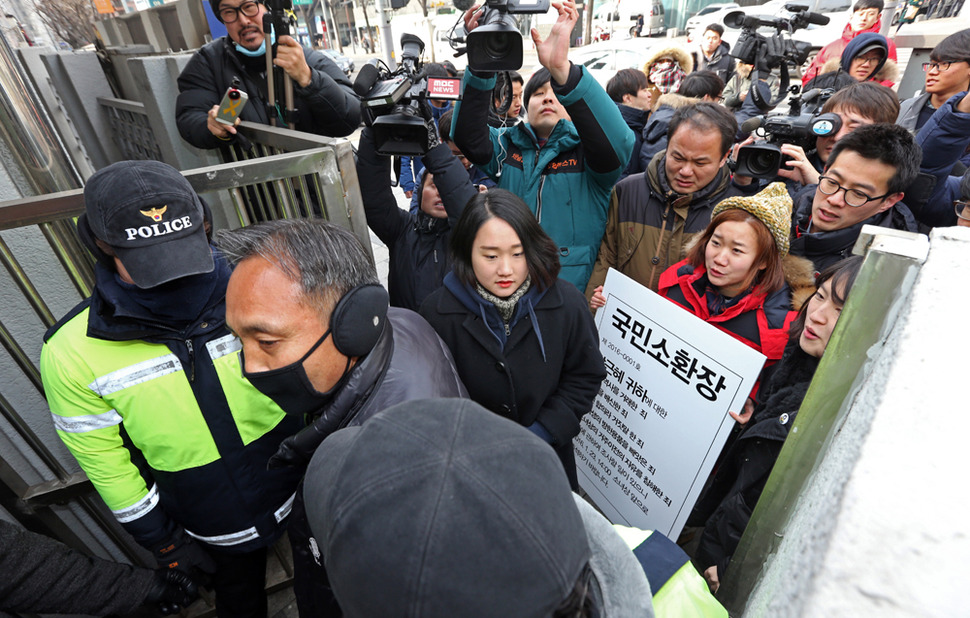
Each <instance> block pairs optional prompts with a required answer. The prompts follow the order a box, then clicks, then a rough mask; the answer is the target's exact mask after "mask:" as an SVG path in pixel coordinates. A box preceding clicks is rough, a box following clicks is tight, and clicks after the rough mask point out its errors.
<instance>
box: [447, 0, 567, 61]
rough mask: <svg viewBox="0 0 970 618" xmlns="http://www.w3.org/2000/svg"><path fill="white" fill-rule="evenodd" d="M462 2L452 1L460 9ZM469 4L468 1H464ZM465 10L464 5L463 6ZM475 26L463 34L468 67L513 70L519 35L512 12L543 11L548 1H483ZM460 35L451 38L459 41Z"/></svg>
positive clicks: (517, 58)
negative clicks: (480, 13) (483, 4)
mask: <svg viewBox="0 0 970 618" xmlns="http://www.w3.org/2000/svg"><path fill="white" fill-rule="evenodd" d="M464 4H466V3H463V2H456V3H455V6H457V7H459V8H461V6H464ZM468 4H469V5H470V4H471V3H468ZM466 10H467V8H466ZM481 10H482V15H481V16H480V17H479V19H478V26H477V27H476V28H475V29H474V30H472V31H471V32H469V33H467V34H466V35H465V36H464V41H465V49H464V50H459V52H458V53H459V55H460V54H461V53H462V52H467V53H468V66H469V68H471V69H472V70H475V71H483V72H496V71H514V70H516V69H519V68H521V67H522V34H521V33H520V32H519V25H518V21H516V18H515V15H522V14H532V13H545V12H546V11H548V10H549V0H486V2H485V6H484V7H482V9H481ZM461 38H462V37H461V35H456V36H455V37H453V46H454V43H455V42H460V41H461Z"/></svg>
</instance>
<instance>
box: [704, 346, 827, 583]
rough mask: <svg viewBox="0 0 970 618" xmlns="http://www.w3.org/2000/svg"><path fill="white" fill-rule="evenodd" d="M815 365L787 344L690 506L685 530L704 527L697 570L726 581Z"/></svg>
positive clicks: (809, 382)
mask: <svg viewBox="0 0 970 618" xmlns="http://www.w3.org/2000/svg"><path fill="white" fill-rule="evenodd" d="M818 361H819V359H817V358H814V357H812V356H809V355H808V354H806V353H805V352H803V351H802V349H801V347H799V345H798V341H793V342H791V343H789V344H788V347H787V348H786V349H785V354H784V356H783V357H782V359H781V360H780V361H779V362H778V364H777V365H776V366H775V370H774V373H773V374H772V376H771V378H769V380H768V382H767V384H766V385H765V386H764V388H763V389H762V392H761V394H760V396H761V398H762V400H761V403H759V404H758V407H757V408H755V411H754V414H752V416H751V420H750V421H749V422H748V425H747V426H746V427H745V429H744V431H743V432H742V433H741V436H740V437H739V438H738V439H737V441H736V442H735V443H734V444H733V445H732V446H731V448H730V450H728V452H727V454H726V455H725V456H724V459H723V463H722V464H721V466H720V467H719V468H718V471H717V474H716V475H715V476H714V479H713V480H712V481H711V484H710V486H709V487H708V488H707V489H706V490H705V491H704V493H703V494H702V495H701V498H700V500H698V501H697V504H696V505H695V506H694V510H693V512H691V515H690V518H689V519H688V522H687V525H688V526H704V532H703V534H702V535H701V540H700V543H699V544H698V546H697V551H696V552H695V554H694V561H695V563H696V564H697V565H698V566H699V567H700V568H702V569H706V568H707V567H709V566H713V565H716V566H717V570H718V576H719V577H724V573H725V571H726V570H727V566H728V563H729V562H730V561H731V556H733V555H734V551H735V550H736V549H737V547H738V543H739V542H740V541H741V535H742V534H744V529H745V528H746V527H747V525H748V521H749V520H750V519H751V513H752V511H753V510H754V507H755V505H756V504H757V503H758V499H759V498H760V497H761V492H762V490H763V489H764V487H765V483H766V482H767V481H768V476H769V475H770V474H771V469H772V468H773V467H774V465H775V461H776V460H777V459H778V454H779V453H780V452H781V447H782V446H783V445H784V443H785V439H786V438H787V437H788V431H789V429H791V426H792V424H793V423H794V422H795V416H796V415H797V414H798V409H799V407H801V405H802V399H804V398H805V393H806V391H808V387H809V385H810V384H811V383H812V377H813V376H814V375H815V369H816V368H817V367H818Z"/></svg>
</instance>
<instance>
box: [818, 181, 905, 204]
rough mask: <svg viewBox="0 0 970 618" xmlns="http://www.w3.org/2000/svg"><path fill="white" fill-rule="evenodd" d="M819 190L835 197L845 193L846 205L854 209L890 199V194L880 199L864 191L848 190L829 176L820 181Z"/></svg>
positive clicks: (881, 196)
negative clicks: (840, 192) (837, 194)
mask: <svg viewBox="0 0 970 618" xmlns="http://www.w3.org/2000/svg"><path fill="white" fill-rule="evenodd" d="M818 190H819V191H821V192H822V193H824V194H825V195H835V194H836V193H838V192H839V191H842V192H844V193H845V203H846V204H848V205H849V206H852V207H853V208H859V207H860V206H865V205H866V204H868V203H869V202H874V201H876V200H881V199H884V198H887V197H889V195H890V194H889V193H886V194H885V195H880V196H879V197H869V196H868V195H866V194H865V193H863V192H862V191H858V190H856V189H846V188H845V187H843V186H842V185H840V184H839V183H837V182H835V181H834V180H832V179H831V178H829V177H827V176H821V177H819V179H818Z"/></svg>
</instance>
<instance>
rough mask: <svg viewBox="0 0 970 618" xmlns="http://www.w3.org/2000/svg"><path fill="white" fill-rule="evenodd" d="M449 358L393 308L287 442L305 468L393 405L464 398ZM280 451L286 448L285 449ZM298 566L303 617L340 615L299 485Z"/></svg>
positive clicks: (429, 334) (419, 324) (417, 320)
mask: <svg viewBox="0 0 970 618" xmlns="http://www.w3.org/2000/svg"><path fill="white" fill-rule="evenodd" d="M467 396H468V393H467V392H466V391H465V388H464V386H462V383H461V380H460V379H459V374H458V372H457V371H455V365H454V364H453V363H452V359H451V355H450V354H449V352H448V349H447V348H446V347H445V345H444V343H442V341H441V339H439V338H438V337H437V335H435V333H434V331H433V330H432V329H431V328H430V327H429V326H428V323H427V322H425V321H424V320H422V319H421V317H420V316H419V315H418V314H416V313H414V312H413V311H407V310H405V309H396V308H394V307H391V308H390V309H389V310H388V312H387V327H386V328H385V329H384V332H383V333H381V336H380V339H378V341H377V344H376V345H375V346H374V348H373V349H372V350H371V351H370V352H369V353H368V354H367V356H365V357H363V358H362V359H361V360H360V362H358V363H357V364H356V365H354V367H353V368H352V369H351V370H350V373H349V374H348V375H347V377H346V378H345V379H344V380H343V382H342V383H341V385H340V388H339V389H338V391H337V392H336V394H335V395H334V397H333V399H332V400H331V401H330V403H328V404H327V405H326V406H325V407H324V408H323V409H322V410H320V414H319V416H317V418H316V419H315V420H314V421H313V422H312V424H311V425H310V426H309V427H306V428H304V429H303V430H302V431H301V432H300V433H298V434H297V435H296V436H293V438H290V439H288V440H287V442H285V443H284V444H287V443H288V444H289V447H290V448H292V451H293V452H295V453H298V454H299V456H300V459H302V462H301V463H300V466H301V469H302V467H303V466H305V465H306V463H307V462H309V461H310V459H311V458H312V457H313V453H314V452H315V450H316V448H317V447H318V446H319V445H320V443H322V442H323V440H324V439H325V438H326V437H327V436H329V435H330V434H332V433H333V432H335V431H338V430H339V429H342V428H344V427H356V426H358V425H363V424H364V423H365V422H366V421H367V419H369V418H370V417H372V416H374V415H375V414H377V413H378V412H381V411H382V410H384V409H386V408H389V407H391V406H393V405H394V404H398V403H401V402H403V401H410V400H412V399H434V398H439V397H459V398H466V397H467ZM281 448H282V447H281ZM288 533H289V537H290V545H291V546H292V548H293V563H294V566H295V573H296V574H295V580H294V592H295V593H296V600H297V605H298V607H299V612H300V615H301V616H330V615H339V614H338V613H328V608H329V612H333V611H334V609H333V607H334V605H335V601H334V598H333V593H332V592H331V590H330V588H329V586H328V585H327V581H328V580H327V574H326V569H325V568H324V566H323V560H322V558H320V555H319V545H318V544H317V542H316V541H315V540H314V539H313V536H312V532H311V531H310V524H309V521H308V520H307V515H306V504H305V503H304V499H303V486H302V484H301V485H300V489H299V491H297V496H296V499H295V500H294V501H293V511H292V513H291V514H290V527H289V530H288Z"/></svg>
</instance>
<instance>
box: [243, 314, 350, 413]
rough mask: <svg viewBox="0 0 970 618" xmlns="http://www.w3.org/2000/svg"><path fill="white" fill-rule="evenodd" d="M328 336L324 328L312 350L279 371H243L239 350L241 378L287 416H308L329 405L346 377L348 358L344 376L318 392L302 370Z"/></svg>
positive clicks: (244, 365) (348, 366)
mask: <svg viewBox="0 0 970 618" xmlns="http://www.w3.org/2000/svg"><path fill="white" fill-rule="evenodd" d="M329 336H330V329H329V328H328V329H327V332H325V333H323V336H322V337H320V339H318V340H317V342H316V343H314V344H313V347H312V348H310V350H309V351H308V352H307V353H306V354H304V355H303V357H302V358H301V359H300V360H298V361H296V362H294V363H291V364H289V365H287V366H285V367H280V368H279V369H271V370H269V371H260V372H258V373H248V372H247V371H246V358H245V357H244V356H243V352H242V351H241V350H240V352H239V362H240V366H241V367H242V374H243V377H244V378H246V379H247V380H249V381H250V382H251V383H252V385H253V386H255V387H256V390H258V391H259V392H261V393H262V394H264V395H266V396H267V397H269V398H270V399H272V400H273V401H275V402H276V405H278V406H279V407H280V408H282V409H283V411H284V412H286V413H287V414H296V415H301V416H302V415H312V414H313V413H315V412H317V411H319V410H320V409H321V408H323V407H324V406H325V405H327V404H328V403H330V401H331V400H332V399H333V396H334V395H335V394H336V393H337V391H339V390H340V387H341V386H342V385H343V379H344V377H346V375H347V370H348V369H350V358H349V357H348V358H347V366H346V367H344V373H343V375H341V376H340V379H339V380H337V383H336V384H335V385H334V386H333V388H331V389H330V390H329V391H327V392H325V393H321V392H320V391H318V390H317V389H315V388H314V387H313V383H311V382H310V378H309V377H308V376H307V374H306V370H305V369H304V368H303V363H304V361H306V359H308V358H309V357H310V355H311V354H313V353H314V352H315V351H316V349H317V348H319V347H320V344H322V343H323V342H324V341H326V339H327V337H329Z"/></svg>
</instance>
